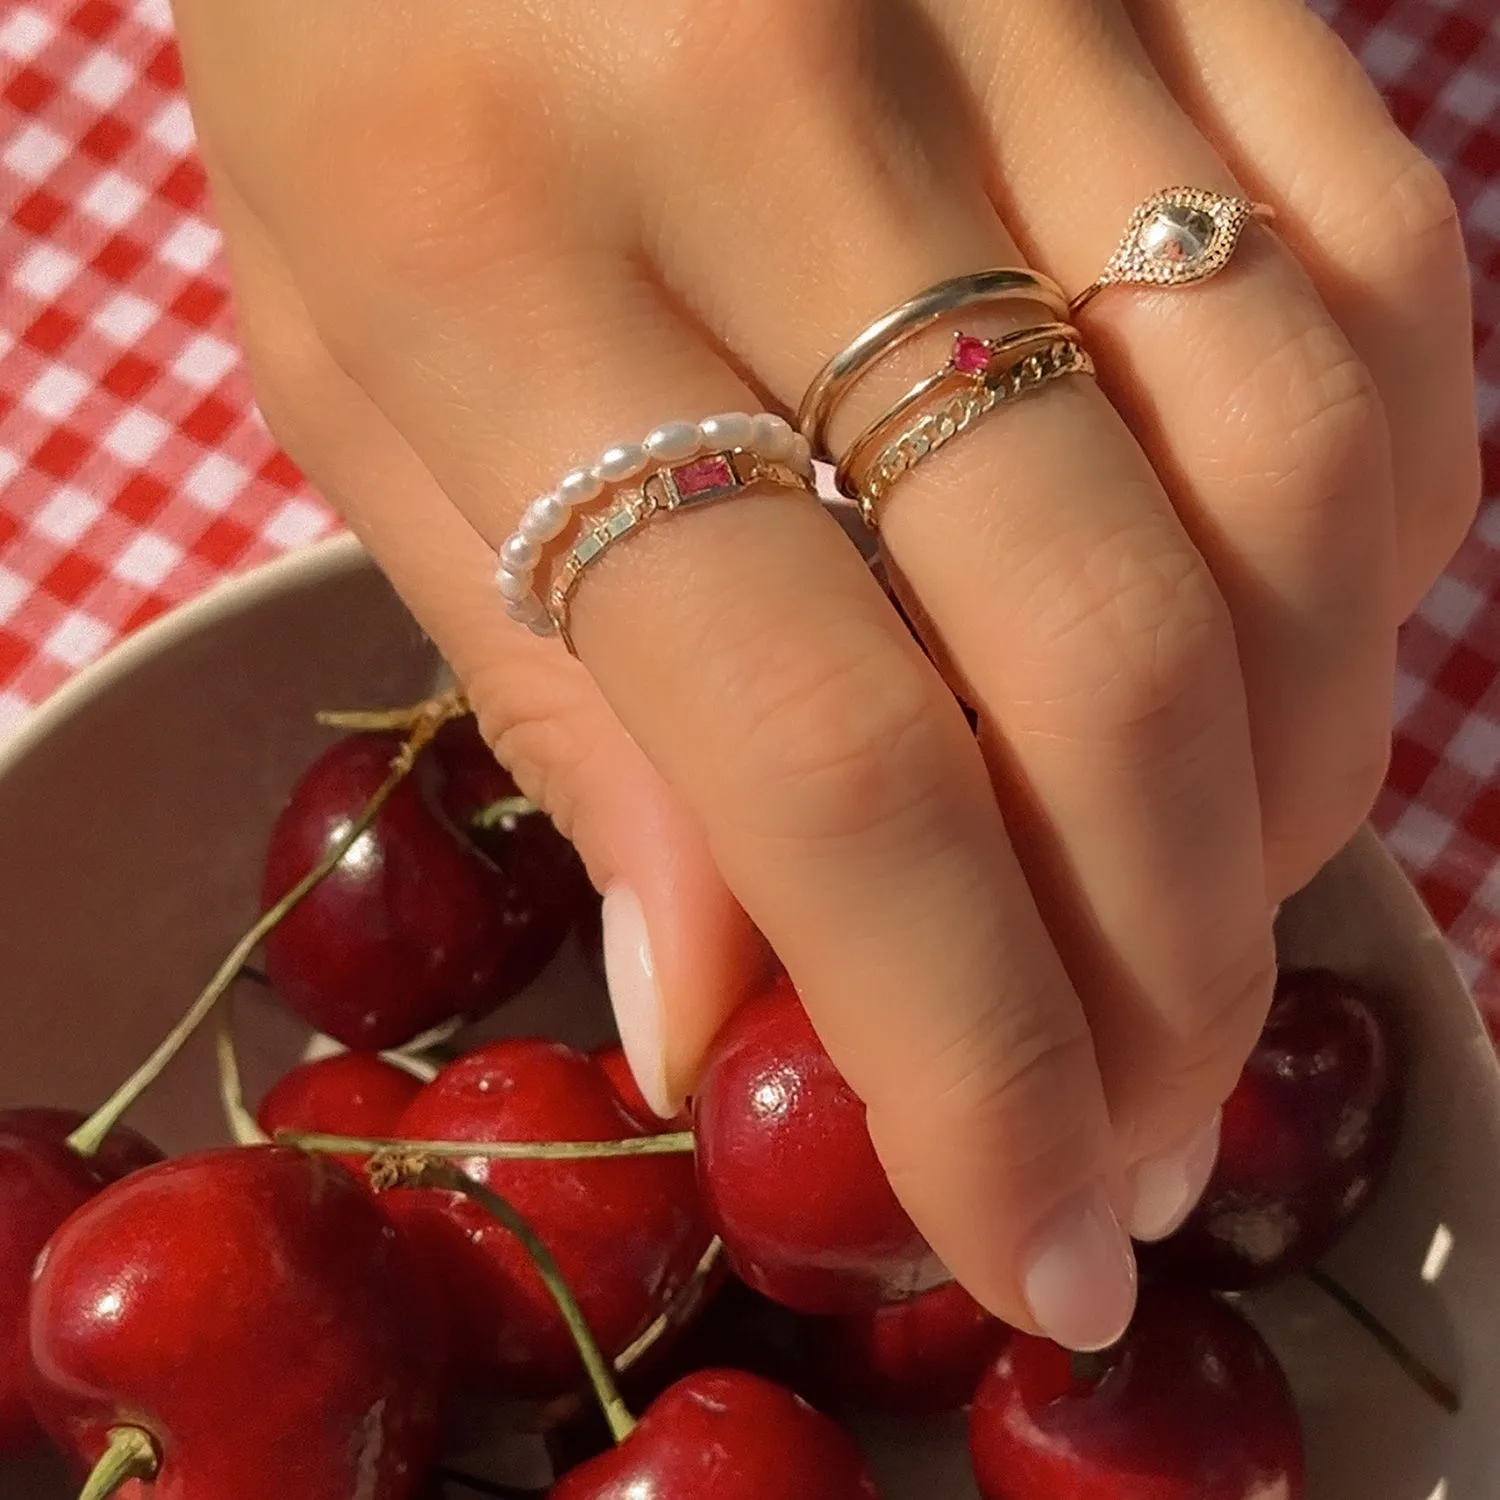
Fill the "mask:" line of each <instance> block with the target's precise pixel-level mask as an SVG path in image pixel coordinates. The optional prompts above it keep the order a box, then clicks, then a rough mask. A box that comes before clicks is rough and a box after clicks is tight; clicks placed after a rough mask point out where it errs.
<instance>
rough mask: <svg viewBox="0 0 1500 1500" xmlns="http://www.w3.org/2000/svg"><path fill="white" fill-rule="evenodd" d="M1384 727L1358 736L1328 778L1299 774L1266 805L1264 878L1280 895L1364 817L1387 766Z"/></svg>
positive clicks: (1303, 880)
mask: <svg viewBox="0 0 1500 1500" xmlns="http://www.w3.org/2000/svg"><path fill="white" fill-rule="evenodd" d="M1390 756H1391V742H1390V735H1389V733H1388V732H1387V731H1386V730H1385V729H1381V730H1379V731H1377V732H1375V733H1371V734H1369V735H1366V736H1362V737H1361V738H1360V740H1359V742H1358V744H1356V745H1355V746H1353V747H1351V749H1350V750H1349V752H1348V753H1347V754H1346V756H1345V757H1344V759H1343V760H1342V762H1341V763H1340V764H1338V766H1337V767H1336V768H1335V769H1334V770H1333V771H1332V773H1331V774H1329V775H1327V776H1322V777H1317V778H1308V777H1305V776H1304V777H1302V778H1300V779H1299V781H1298V783H1297V787H1296V790H1295V791H1294V792H1293V793H1292V794H1291V795H1282V796H1279V797H1276V798H1274V799H1269V800H1268V802H1267V805H1266V809H1265V825H1266V826H1265V840H1266V867H1267V878H1268V881H1269V882H1270V884H1271V886H1272V889H1273V891H1274V892H1275V893H1277V894H1278V895H1280V896H1285V895H1290V894H1291V893H1292V892H1293V891H1296V890H1300V889H1301V888H1302V887H1303V886H1304V885H1306V884H1307V882H1308V881H1310V880H1311V879H1312V878H1313V876H1314V875H1316V874H1317V873H1318V871H1319V870H1321V869H1322V868H1323V866H1324V865H1325V864H1327V862H1328V861H1329V860H1330V859H1332V858H1333V856H1334V855H1335V854H1337V853H1338V851H1339V850H1340V849H1342V848H1343V847H1344V845H1345V844H1346V843H1348V842H1349V840H1350V839H1351V838H1353V836H1354V834H1355V833H1356V832H1357V831H1358V829H1359V827H1360V825H1361V824H1362V823H1363V822H1364V821H1365V819H1366V818H1368V817H1369V815H1370V811H1371V809H1372V808H1373V807H1374V805H1375V800H1376V798H1377V797H1378V796H1379V795H1380V791H1381V788H1382V787H1383V786H1384V785H1385V779H1386V774H1387V772H1388V770H1389V768H1390Z"/></svg>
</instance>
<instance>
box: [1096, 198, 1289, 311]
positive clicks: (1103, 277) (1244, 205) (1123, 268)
mask: <svg viewBox="0 0 1500 1500" xmlns="http://www.w3.org/2000/svg"><path fill="white" fill-rule="evenodd" d="M1274 217H1275V211H1274V210H1273V209H1271V208H1270V207H1269V206H1267V205H1266V204H1264V203H1253V202H1251V201H1250V199H1248V198H1236V197H1232V196H1230V195H1228V194H1225V193H1211V192H1208V191H1207V190H1206V189H1203V188H1189V187H1179V188H1168V189H1166V191H1165V192H1160V193H1153V194H1152V195H1151V197H1149V198H1147V199H1146V201H1145V202H1144V203H1142V204H1141V205H1140V206H1139V207H1138V208H1137V209H1136V210H1135V212H1134V213H1133V214H1132V215H1131V216H1130V223H1129V224H1128V225H1127V226H1126V229H1125V234H1124V236H1123V237H1122V238H1121V240H1120V244H1119V248H1118V249H1117V250H1116V251H1115V253H1114V255H1113V256H1112V257H1111V258H1110V262H1109V264H1108V265H1107V266H1106V267H1105V268H1104V270H1103V271H1102V272H1101V273H1100V275H1099V276H1098V278H1097V279H1096V280H1094V281H1092V282H1090V284H1089V285H1088V286H1086V287H1085V288H1084V289H1083V290H1082V291H1081V292H1079V293H1078V295H1077V296H1076V297H1074V298H1073V299H1072V301H1071V302H1070V303H1069V304H1068V311H1069V314H1070V315H1073V316H1076V315H1077V314H1078V313H1080V312H1082V311H1083V309H1084V308H1085V307H1087V306H1088V305H1089V303H1090V302H1092V301H1093V300H1094V298H1095V297H1097V296H1098V295H1099V293H1100V292H1102V291H1103V290H1104V289H1105V288H1106V287H1111V286H1158V287H1170V286H1186V285H1187V284H1188V283H1189V282H1193V281H1206V280H1207V279H1208V278H1209V277H1210V276H1216V275H1218V273H1219V272H1220V271H1222V270H1223V269H1224V267H1225V266H1227V265H1228V264H1229V262H1230V260H1231V258H1232V257H1233V255H1234V252H1235V247H1236V246H1237V245H1238V244H1239V240H1240V234H1241V232H1242V231H1243V230H1244V228H1245V225H1246V224H1248V223H1249V222H1250V221H1251V220H1252V219H1258V220H1260V221H1262V222H1269V221H1270V220H1271V219H1273V218H1274Z"/></svg>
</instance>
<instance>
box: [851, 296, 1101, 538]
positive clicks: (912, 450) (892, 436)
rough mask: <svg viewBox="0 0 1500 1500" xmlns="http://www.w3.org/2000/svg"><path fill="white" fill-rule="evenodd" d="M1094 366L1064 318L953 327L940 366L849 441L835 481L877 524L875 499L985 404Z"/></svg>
mask: <svg viewBox="0 0 1500 1500" xmlns="http://www.w3.org/2000/svg"><path fill="white" fill-rule="evenodd" d="M1093 373H1094V362H1093V360H1092V359H1091V358H1090V357H1089V353H1088V351H1087V350H1086V349H1085V348H1084V347H1083V345H1082V344H1081V343H1080V342H1079V338H1078V331H1077V329H1075V328H1072V327H1070V326H1069V325H1068V324H1066V323H1044V324H1040V325H1038V326H1037V327H1035V328H1025V329H1021V330H1020V331H1018V332H1016V333H1011V334H1007V335H1006V336H1005V337H1004V338H999V339H980V338H975V337H973V336H972V335H970V334H964V333H960V334H957V335H956V336H955V338H954V342H953V353H952V354H951V355H950V356H949V359H948V363H947V364H946V365H945V366H944V367H943V369H941V370H940V371H938V372H937V373H936V374H934V375H930V376H928V377H927V378H926V379H925V380H922V381H920V382H918V384H917V385H915V386H913V387H912V389H911V390H910V391H908V392H907V394H906V395H905V396H903V397H902V398H901V400H900V401H898V402H896V404H895V405H894V406H892V407H891V408H890V409H889V410H888V411H886V412H884V413H882V414H881V416H880V417H878V418H877V419H876V420H875V421H874V422H872V423H871V424H870V426H869V427H867V428H866V429H865V430H864V431H863V432H862V433H861V434H860V435H859V436H858V437H857V438H855V440H854V441H853V442H852V443H851V444H850V445H849V449H848V451H847V452H846V453H845V454H844V457H843V458H842V460H841V461H840V463H839V466H838V471H837V475H836V482H837V484H838V487H839V489H840V491H841V492H842V493H843V494H845V495H848V496H849V497H850V498H851V499H853V500H855V501H856V502H857V503H858V505H859V512H860V516H861V517H862V518H863V520H864V522H865V525H866V526H868V527H869V528H870V529H871V530H872V531H874V530H876V529H878V527H879V524H880V516H879V510H878V507H879V503H880V501H881V500H882V499H884V497H885V494H886V492H887V491H888V490H889V489H890V487H891V486H892V485H893V484H894V483H895V482H896V480H897V479H899V478H900V477H901V476H902V475H903V474H905V473H908V472H909V471H910V470H912V469H914V468H916V466H917V465H918V464H920V463H921V462H922V461H923V460H924V459H926V458H927V457H928V456H929V455H931V454H933V453H936V452H937V451H938V449H940V448H942V447H943V446H944V445H945V444H947V443H948V442H950V441H951V440H952V439H953V438H955V437H957V436H958V435H959V433H961V432H965V431H967V430H968V428H969V427H971V426H972V425H973V424H974V423H975V422H976V421H977V420H978V419H979V418H980V417H981V416H983V415H984V414H985V413H986V412H989V411H992V410H994V408H995V407H997V406H999V405H1002V404H1004V403H1006V402H1011V401H1014V400H1016V399H1017V398H1018V397H1021V396H1024V395H1026V394H1028V393H1029V392H1031V391H1035V390H1038V389H1040V388H1041V387H1043V386H1045V385H1048V384H1050V383H1051V382H1052V381H1054V380H1060V379H1062V378H1063V377H1064V376H1068V375H1092V374H1093Z"/></svg>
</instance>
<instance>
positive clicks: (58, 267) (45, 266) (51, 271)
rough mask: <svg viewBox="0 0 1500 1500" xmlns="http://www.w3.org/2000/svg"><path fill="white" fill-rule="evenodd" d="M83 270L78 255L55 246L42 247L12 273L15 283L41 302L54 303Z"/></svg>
mask: <svg viewBox="0 0 1500 1500" xmlns="http://www.w3.org/2000/svg"><path fill="white" fill-rule="evenodd" d="M81 269H82V262H81V261H80V260H79V259H78V257H77V256H74V255H69V254H68V252H67V251H66V250H59V249H58V248H57V247H56V246H55V245H38V246H37V247H36V249H34V250H33V251H32V252H31V253H30V254H29V255H25V256H22V258H21V263H20V264H19V265H18V266H17V267H16V269H15V270H14V271H13V272H12V273H11V280H12V281H13V282H15V284H16V285H17V286H18V287H20V288H21V290H22V291H25V292H30V294H31V295H32V296H33V297H35V298H37V300H38V301H41V302H50V301H51V300H52V299H53V298H54V297H55V296H57V294H58V293H59V292H60V291H62V289H63V288H64V287H65V286H67V284H68V283H69V282H70V281H71V280H72V279H73V278H74V277H75V276H76V275H77V274H78V272H79V271H80V270H81Z"/></svg>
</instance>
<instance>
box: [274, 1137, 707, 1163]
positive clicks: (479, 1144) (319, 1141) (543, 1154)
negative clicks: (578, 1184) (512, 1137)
mask: <svg viewBox="0 0 1500 1500" xmlns="http://www.w3.org/2000/svg"><path fill="white" fill-rule="evenodd" d="M276 1139H277V1141H278V1142H282V1143H284V1144H285V1145H288V1146H300V1147H301V1148H302V1149H303V1150H304V1151H316V1152H319V1153H327V1154H329V1155H332V1156H379V1155H383V1154H385V1153H386V1152H389V1151H395V1152H409V1151H415V1152H419V1153H420V1154H421V1155H423V1156H436V1157H484V1158H486V1159H487V1160H490V1161H603V1160H605V1159H607V1158H610V1157H621V1156H685V1155H687V1154H688V1153H689V1152H690V1151H692V1149H693V1133H692V1131H690V1130H680V1131H675V1132H673V1133H671V1134H667V1135H642V1136H631V1137H630V1138H629V1139H628V1140H623V1141H402V1140H396V1139H394V1138H382V1137H379V1136H357V1135H326V1134H324V1133H322V1132H321V1131H312V1130H279V1131H277V1132H276Z"/></svg>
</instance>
